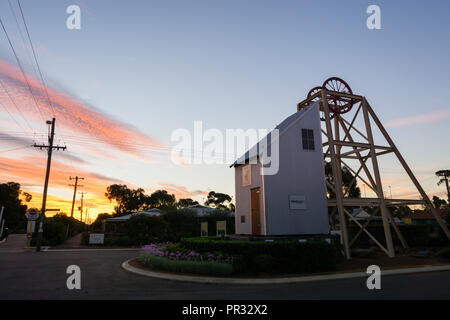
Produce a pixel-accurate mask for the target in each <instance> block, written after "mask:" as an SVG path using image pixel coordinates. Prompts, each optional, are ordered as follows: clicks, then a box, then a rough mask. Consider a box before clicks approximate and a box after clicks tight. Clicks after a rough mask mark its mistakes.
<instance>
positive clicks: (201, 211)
mask: <svg viewBox="0 0 450 320" xmlns="http://www.w3.org/2000/svg"><path fill="white" fill-rule="evenodd" d="M183 210H190V211H194V212H195V213H196V214H197V216H198V217H204V216H207V215H209V214H211V213H213V212H214V211H223V210H219V209H215V208H211V207H206V206H202V205H201V204H194V205H192V206H188V207H186V208H183ZM224 212H227V213H228V214H229V215H230V216H234V211H233V212H232V211H224Z"/></svg>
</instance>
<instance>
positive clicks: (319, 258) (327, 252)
mask: <svg viewBox="0 0 450 320" xmlns="http://www.w3.org/2000/svg"><path fill="white" fill-rule="evenodd" d="M181 245H182V247H184V248H186V249H189V250H193V251H196V252H199V253H204V252H220V253H223V254H230V255H233V256H235V257H236V259H235V264H234V267H235V270H236V272H238V273H259V272H263V273H266V272H267V273H274V272H275V273H276V272H280V273H303V272H322V271H330V270H334V269H335V268H336V265H337V252H336V247H335V246H334V245H332V244H328V243H327V242H325V241H307V242H298V241H273V242H265V241H240V240H219V239H218V238H217V237H214V238H185V239H182V240H181ZM268 265H270V266H268Z"/></svg>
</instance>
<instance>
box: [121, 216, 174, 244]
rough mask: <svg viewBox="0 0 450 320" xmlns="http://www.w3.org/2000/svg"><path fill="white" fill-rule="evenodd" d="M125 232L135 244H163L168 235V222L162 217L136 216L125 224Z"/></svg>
mask: <svg viewBox="0 0 450 320" xmlns="http://www.w3.org/2000/svg"><path fill="white" fill-rule="evenodd" d="M125 231H126V234H127V236H128V237H129V238H130V240H131V241H132V243H134V244H139V245H145V244H150V243H152V242H161V241H162V240H164V239H165V238H166V235H167V222H165V221H164V220H163V218H162V217H156V216H148V215H143V214H140V215H135V216H133V217H131V218H130V219H129V220H128V221H127V222H125Z"/></svg>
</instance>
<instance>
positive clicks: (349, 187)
mask: <svg viewBox="0 0 450 320" xmlns="http://www.w3.org/2000/svg"><path fill="white" fill-rule="evenodd" d="M353 178H354V175H353V174H352V172H351V171H350V170H348V169H347V167H342V184H343V185H344V186H343V192H344V194H345V193H346V192H347V191H348V193H347V195H346V196H347V197H349V198H360V197H361V189H359V187H358V186H357V184H356V182H355V183H352V182H353ZM325 180H326V181H328V182H329V183H330V184H331V185H332V186H333V187H334V186H335V183H334V179H333V169H332V166H331V163H330V162H326V163H325ZM327 193H328V196H329V198H336V194H335V193H334V191H333V190H332V189H331V188H330V187H329V186H328V185H327Z"/></svg>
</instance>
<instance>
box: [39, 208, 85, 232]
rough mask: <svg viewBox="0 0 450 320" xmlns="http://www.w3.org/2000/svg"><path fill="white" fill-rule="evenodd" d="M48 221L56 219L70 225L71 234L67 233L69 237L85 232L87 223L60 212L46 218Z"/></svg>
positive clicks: (55, 220)
mask: <svg viewBox="0 0 450 320" xmlns="http://www.w3.org/2000/svg"><path fill="white" fill-rule="evenodd" d="M45 220H46V221H54V222H61V223H62V224H64V225H65V226H66V230H67V226H69V234H68V235H67V236H68V237H69V238H70V237H73V236H75V235H77V234H78V233H80V232H83V231H84V230H85V229H86V224H85V223H83V222H81V221H79V220H77V219H75V218H73V217H69V216H66V215H65V214H61V213H58V214H56V215H54V216H53V217H50V218H46V219H45Z"/></svg>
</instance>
